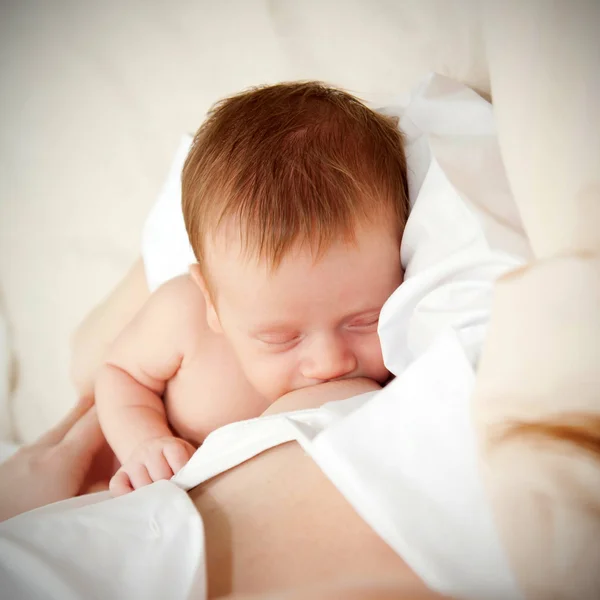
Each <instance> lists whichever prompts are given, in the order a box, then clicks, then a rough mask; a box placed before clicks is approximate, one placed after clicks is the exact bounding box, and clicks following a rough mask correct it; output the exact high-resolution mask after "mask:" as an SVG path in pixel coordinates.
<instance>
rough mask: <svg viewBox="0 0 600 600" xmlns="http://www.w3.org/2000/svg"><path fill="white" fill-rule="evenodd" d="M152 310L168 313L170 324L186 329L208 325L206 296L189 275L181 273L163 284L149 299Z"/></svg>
mask: <svg viewBox="0 0 600 600" xmlns="http://www.w3.org/2000/svg"><path fill="white" fill-rule="evenodd" d="M148 302H149V304H150V305H151V307H150V312H151V313H154V314H157V313H158V314H164V315H168V322H169V323H170V325H171V326H172V327H173V326H177V325H180V327H181V328H182V329H183V330H184V331H190V330H198V328H200V329H203V328H204V326H205V325H206V306H205V302H204V296H203V294H202V291H201V290H200V288H199V287H198V285H197V284H196V283H195V282H194V280H193V279H192V278H191V277H190V276H189V275H180V276H178V277H174V278H173V279H170V280H169V281H167V282H166V283H164V284H163V285H161V286H160V287H159V288H158V289H157V290H156V291H155V292H154V293H153V294H152V295H151V296H150V299H149V301H148Z"/></svg>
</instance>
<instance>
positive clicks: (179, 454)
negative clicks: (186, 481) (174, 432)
mask: <svg viewBox="0 0 600 600" xmlns="http://www.w3.org/2000/svg"><path fill="white" fill-rule="evenodd" d="M195 451H196V449H195V448H194V447H193V446H192V445H191V444H189V443H188V442H186V441H185V440H182V439H180V438H176V437H174V436H168V437H160V438H154V439H152V440H149V441H147V442H144V443H143V444H141V445H140V446H138V447H137V448H136V449H135V450H134V451H133V453H132V454H131V456H130V457H129V458H128V459H127V460H126V461H125V463H124V464H123V465H121V468H120V469H119V470H118V471H117V472H116V473H115V474H114V475H113V478H112V479H111V480H110V484H109V489H110V491H111V493H112V495H113V496H122V495H123V494H127V493H128V492H133V490H137V489H138V488H140V487H143V486H145V485H149V484H151V483H152V482H153V481H159V480H160V479H171V477H172V476H173V475H174V474H175V473H177V471H179V469H181V468H182V467H183V466H184V465H185V464H186V463H187V461H188V460H189V459H190V458H191V456H192V454H194V452H195Z"/></svg>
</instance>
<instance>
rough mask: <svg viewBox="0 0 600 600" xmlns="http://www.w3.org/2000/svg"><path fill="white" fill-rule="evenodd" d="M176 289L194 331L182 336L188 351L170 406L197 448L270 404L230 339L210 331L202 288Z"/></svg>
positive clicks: (183, 283)
mask: <svg viewBox="0 0 600 600" xmlns="http://www.w3.org/2000/svg"><path fill="white" fill-rule="evenodd" d="M172 285H173V288H174V290H173V291H174V296H175V297H180V301H179V302H177V304H178V305H179V309H181V307H185V310H186V311H187V313H188V314H187V318H186V319H185V320H182V322H187V323H188V325H187V326H185V327H182V328H181V331H178V332H177V335H178V336H181V338H182V342H183V346H182V347H183V348H185V351H184V353H183V358H182V361H181V366H180V367H179V370H178V371H177V373H176V374H175V375H174V377H173V378H171V379H170V380H169V381H168V383H167V387H166V390H165V394H164V402H165V407H166V411H167V418H168V420H169V424H170V425H171V427H172V428H173V430H174V433H175V434H176V435H178V436H180V437H182V438H184V439H186V440H189V441H190V442H192V443H194V444H196V445H197V444H199V443H201V442H202V441H203V440H204V438H205V437H206V436H207V435H208V434H209V433H210V432H211V431H213V430H214V429H217V428H218V427H221V426H222V425H225V424H227V423H231V422H233V421H240V420H243V419H249V418H252V417H256V416H259V415H260V414H261V413H262V412H263V411H264V410H265V409H266V408H267V407H268V402H267V401H266V400H265V399H264V398H263V397H262V396H260V395H259V394H258V393H257V392H256V391H255V390H254V388H252V387H251V385H250V384H249V383H248V381H247V379H246V377H245V376H244V374H243V373H242V371H241V369H240V367H239V364H238V362H237V359H236V357H235V355H234V353H233V351H232V349H231V346H230V345H229V343H228V342H227V340H226V339H225V337H224V336H223V335H220V334H217V333H215V332H214V331H212V330H211V329H210V327H209V326H208V324H207V322H206V308H205V302H204V297H203V296H202V293H201V292H200V290H199V289H198V287H197V285H196V284H195V283H194V282H193V281H192V279H191V278H190V277H188V276H182V277H180V278H178V279H177V280H174V281H173V282H172ZM193 307H195V308H193ZM172 309H173V310H177V309H178V308H177V306H175V305H174V306H173V307H172ZM183 338H185V340H184V339H183Z"/></svg>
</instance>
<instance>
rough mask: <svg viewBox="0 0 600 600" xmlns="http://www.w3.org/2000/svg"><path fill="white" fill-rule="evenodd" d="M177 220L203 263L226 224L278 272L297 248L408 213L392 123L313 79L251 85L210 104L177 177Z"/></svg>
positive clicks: (317, 247) (321, 248) (322, 247)
mask: <svg viewBox="0 0 600 600" xmlns="http://www.w3.org/2000/svg"><path fill="white" fill-rule="evenodd" d="M182 198H183V215H184V219H185V225H186V229H187V232H188V236H189V238H190V243H191V245H192V248H193V249H194V253H195V255H196V259H197V260H198V262H199V264H200V266H201V268H202V265H203V262H204V258H205V255H204V248H205V242H206V239H207V236H209V235H213V236H214V235H215V233H216V231H217V230H218V228H219V227H220V226H221V225H223V224H224V223H234V224H235V226H236V227H237V228H238V229H239V236H240V240H241V243H242V248H243V250H244V252H245V253H246V254H248V255H251V256H255V257H258V258H261V259H266V261H267V263H268V264H269V266H270V267H271V268H276V267H277V266H278V265H279V264H280V262H281V260H282V259H283V257H284V256H285V255H286V253H287V252H289V250H290V249H292V247H294V246H295V245H297V244H308V245H309V246H310V247H311V249H312V250H313V251H314V252H315V253H316V254H317V255H319V254H321V253H323V252H325V251H326V250H327V249H328V248H329V247H330V246H331V244H332V243H334V242H335V241H336V240H344V241H348V242H352V241H354V239H355V238H354V233H355V230H356V226H357V224H361V223H364V222H374V221H377V222H379V221H381V220H382V219H385V220H386V221H387V222H390V223H392V224H393V225H395V226H396V228H397V231H398V235H399V236H401V235H402V232H403V230H404V225H405V223H406V220H407V218H408V186H407V179H406V161H405V156H404V147H403V137H402V134H401V132H400V131H399V130H398V128H397V124H396V122H395V120H394V119H392V118H390V117H387V116H384V115H381V114H378V113H376V112H375V111H373V110H371V109H369V108H368V107H367V106H365V105H364V104H363V103H362V102H361V101H360V100H358V99H357V98H355V97H354V96H352V95H350V94H348V93H346V92H344V91H342V90H339V89H336V88H333V87H330V86H328V85H325V84H323V83H319V82H294V83H282V84H278V85H271V86H263V87H256V88H252V89H250V90H248V91H245V92H242V93H240V94H238V95H235V96H232V97H230V98H226V99H224V100H222V101H220V102H218V103H217V104H216V105H215V106H214V107H213V108H212V109H211V111H210V113H209V115H208V118H207V120H206V121H205V122H204V124H203V125H202V126H201V127H200V129H199V130H198V132H197V133H196V135H195V137H194V141H193V144H192V147H191V150H190V152H189V154H188V157H187V160H186V162H185V166H184V168H183V174H182Z"/></svg>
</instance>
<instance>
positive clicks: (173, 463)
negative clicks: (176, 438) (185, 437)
mask: <svg viewBox="0 0 600 600" xmlns="http://www.w3.org/2000/svg"><path fill="white" fill-rule="evenodd" d="M163 454H164V456H165V458H166V459H167V462H168V463H169V466H170V467H171V469H172V470H173V474H175V473H177V471H179V470H180V469H182V468H183V467H184V466H185V465H186V463H187V462H188V460H190V457H191V455H192V452H191V449H190V450H189V449H188V448H187V447H186V446H183V445H182V444H168V445H167V446H165V447H164V448H163Z"/></svg>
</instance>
